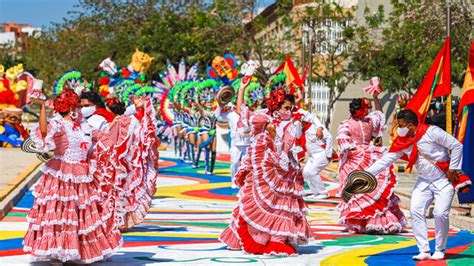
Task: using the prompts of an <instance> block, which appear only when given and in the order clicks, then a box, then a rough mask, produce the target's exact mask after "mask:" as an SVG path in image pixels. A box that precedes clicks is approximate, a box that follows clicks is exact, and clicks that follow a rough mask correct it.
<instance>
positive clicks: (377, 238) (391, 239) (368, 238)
mask: <svg viewBox="0 0 474 266" xmlns="http://www.w3.org/2000/svg"><path fill="white" fill-rule="evenodd" d="M410 239H411V238H408V237H403V236H384V235H361V236H350V237H341V238H339V239H336V240H331V241H324V242H322V244H323V245H324V246H327V247H328V246H346V247H347V246H354V245H369V246H375V245H381V244H396V243H398V242H401V241H407V240H410Z"/></svg>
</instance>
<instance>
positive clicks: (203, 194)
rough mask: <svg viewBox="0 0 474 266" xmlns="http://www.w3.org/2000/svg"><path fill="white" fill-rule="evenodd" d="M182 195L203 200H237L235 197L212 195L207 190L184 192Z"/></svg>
mask: <svg viewBox="0 0 474 266" xmlns="http://www.w3.org/2000/svg"><path fill="white" fill-rule="evenodd" d="M182 194H183V195H186V196H191V197H198V198H205V199H220V200H229V201H237V200H238V198H237V197H236V196H227V195H219V194H214V193H211V192H209V189H201V190H192V191H186V192H184V193H182Z"/></svg>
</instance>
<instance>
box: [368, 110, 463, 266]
mask: <svg viewBox="0 0 474 266" xmlns="http://www.w3.org/2000/svg"><path fill="white" fill-rule="evenodd" d="M397 121H398V128H397V133H398V137H397V139H395V141H394V143H393V145H392V147H391V148H390V151H389V152H388V153H387V154H385V155H384V156H383V157H382V158H381V159H379V160H378V161H377V162H376V163H374V164H373V165H372V166H370V167H369V168H367V169H366V171H367V172H369V173H372V174H374V175H377V174H378V173H379V172H381V171H382V170H383V169H386V168H388V167H390V165H392V164H393V163H394V162H395V161H396V160H398V159H400V158H402V159H403V158H404V157H405V159H408V166H407V168H408V169H410V170H411V168H412V166H415V167H416V169H417V172H418V180H417V182H416V184H415V187H414V188H413V193H412V198H411V208H410V213H411V216H412V224H413V225H412V226H413V234H414V235H415V239H416V244H417V246H418V249H419V251H420V253H419V254H418V255H416V256H413V259H414V260H427V259H430V258H431V259H433V260H442V259H444V256H445V249H446V241H447V237H448V230H449V211H450V208H451V201H452V200H453V196H454V187H453V185H452V184H451V183H450V181H452V182H455V181H456V180H457V178H458V177H457V176H458V172H459V171H460V169H461V165H462V148H463V146H462V144H461V143H460V142H459V141H458V140H457V139H455V138H454V137H452V136H451V135H449V134H448V133H446V132H445V131H443V130H442V129H441V128H439V127H437V126H430V125H426V124H419V123H418V117H417V115H416V113H415V112H413V111H412V110H402V111H400V112H399V113H398V115H397ZM448 161H449V163H448V164H449V167H448V168H449V169H448V170H447V171H446V172H444V171H443V170H442V169H441V168H440V167H439V166H438V163H441V162H448ZM433 199H435V200H436V202H435V207H434V218H435V228H436V230H435V231H436V245H435V252H434V253H433V255H432V256H430V246H429V242H428V228H427V225H426V218H425V213H426V210H427V208H428V207H429V206H430V204H431V202H432V201H433Z"/></svg>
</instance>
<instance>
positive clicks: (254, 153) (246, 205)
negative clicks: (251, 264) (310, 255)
mask: <svg viewBox="0 0 474 266" xmlns="http://www.w3.org/2000/svg"><path fill="white" fill-rule="evenodd" d="M247 84H248V83H247ZM247 84H245V83H243V84H242V85H241V88H240V89H239V94H238V98H237V111H238V112H239V113H240V115H241V121H240V123H239V126H243V127H248V129H249V130H250V134H251V136H252V138H253V141H252V143H251V145H250V147H249V148H248V150H247V155H246V156H245V157H244V159H243V162H242V165H241V166H240V168H239V170H238V172H237V174H236V176H235V183H236V184H237V186H239V187H240V191H239V206H238V207H237V208H236V209H234V211H233V213H232V221H231V223H230V225H229V226H228V227H227V228H226V229H225V230H224V231H223V232H222V234H221V235H220V240H221V241H222V242H224V243H225V244H226V245H227V246H228V248H230V249H235V250H237V249H242V250H244V251H245V252H247V253H251V254H272V255H293V254H296V253H297V251H296V247H297V246H298V245H300V244H306V243H307V241H308V239H309V238H310V237H311V231H310V227H309V225H308V223H307V220H306V216H305V213H306V210H307V207H306V204H305V203H304V201H303V195H304V179H303V176H302V173H301V169H300V167H299V164H298V161H297V160H295V157H294V154H293V151H292V149H293V146H294V141H295V139H296V128H295V126H294V125H293V123H292V120H291V112H290V110H291V108H292V105H293V104H294V102H291V97H287V100H284V99H285V96H284V95H285V93H284V92H283V91H282V90H279V91H277V92H275V93H273V95H272V98H273V99H274V101H272V103H271V104H269V110H270V111H273V115H274V118H273V119H272V118H270V117H269V116H268V115H266V114H262V113H251V112H249V111H248V110H246V108H245V107H244V108H242V109H241V106H242V102H243V89H244V88H245V86H246V85H247ZM293 99H294V98H293ZM244 113H245V114H244ZM247 117H250V119H247V121H245V120H242V118H247Z"/></svg>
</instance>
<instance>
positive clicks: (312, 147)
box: [297, 109, 334, 158]
mask: <svg viewBox="0 0 474 266" xmlns="http://www.w3.org/2000/svg"><path fill="white" fill-rule="evenodd" d="M297 113H299V114H302V115H303V116H302V118H301V120H303V121H304V122H307V123H311V124H312V125H311V127H310V128H309V129H308V130H306V132H305V137H306V150H307V152H308V154H309V156H311V154H313V153H319V152H322V151H325V152H326V157H328V158H330V157H332V153H333V148H334V140H333V138H332V136H331V134H330V133H329V131H328V130H327V129H326V128H325V127H324V126H323V124H322V123H321V121H320V120H319V118H318V117H317V116H316V115H314V114H312V113H310V112H308V111H306V110H303V109H299V110H298V111H297ZM318 128H322V129H323V138H322V139H319V138H318V137H317V136H316V132H317V130H318ZM323 145H325V147H323Z"/></svg>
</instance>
